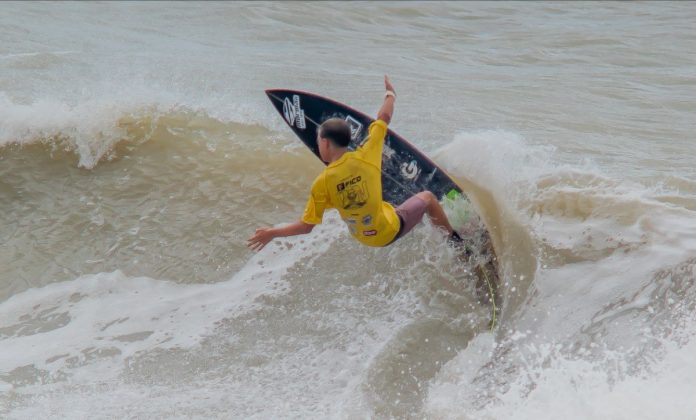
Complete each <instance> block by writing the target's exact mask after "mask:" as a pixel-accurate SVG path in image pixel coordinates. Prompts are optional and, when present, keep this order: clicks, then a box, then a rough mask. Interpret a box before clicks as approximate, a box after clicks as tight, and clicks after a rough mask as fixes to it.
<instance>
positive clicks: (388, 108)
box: [377, 74, 396, 124]
mask: <svg viewBox="0 0 696 420" xmlns="http://www.w3.org/2000/svg"><path fill="white" fill-rule="evenodd" d="M384 88H385V89H386V91H387V92H386V93H385V95H384V103H383V104H382V107H381V108H380V109H379V111H378V112H377V119H378V120H382V121H384V122H385V123H387V124H389V123H390V122H391V119H392V115H394V102H395V101H396V92H394V86H392V84H391V81H389V76H387V75H386V74H385V75H384Z"/></svg>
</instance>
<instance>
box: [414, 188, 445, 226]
mask: <svg viewBox="0 0 696 420" xmlns="http://www.w3.org/2000/svg"><path fill="white" fill-rule="evenodd" d="M416 196H417V197H418V198H420V199H421V200H423V201H425V203H426V204H427V206H426V209H425V211H426V213H428V217H430V220H431V221H432V222H433V224H434V225H435V226H437V227H439V228H442V229H445V230H446V231H447V234H448V235H451V234H452V232H454V229H452V225H450V223H449V220H447V215H446V214H445V211H444V210H443V209H442V206H441V205H440V203H439V202H438V201H437V197H435V194H433V193H431V192H430V191H422V192H419V193H418V194H416Z"/></svg>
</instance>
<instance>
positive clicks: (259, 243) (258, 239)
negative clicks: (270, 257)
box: [247, 228, 275, 251]
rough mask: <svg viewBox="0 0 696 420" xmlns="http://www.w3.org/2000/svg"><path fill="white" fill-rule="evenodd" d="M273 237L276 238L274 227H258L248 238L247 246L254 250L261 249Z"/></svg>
mask: <svg viewBox="0 0 696 420" xmlns="http://www.w3.org/2000/svg"><path fill="white" fill-rule="evenodd" d="M273 238H275V234H274V231H273V228H259V229H256V233H254V234H253V235H252V236H251V237H250V238H249V239H247V246H248V247H249V248H251V249H252V250H253V251H261V250H262V249H263V247H264V246H266V244H267V243H269V242H271V241H272V240H273Z"/></svg>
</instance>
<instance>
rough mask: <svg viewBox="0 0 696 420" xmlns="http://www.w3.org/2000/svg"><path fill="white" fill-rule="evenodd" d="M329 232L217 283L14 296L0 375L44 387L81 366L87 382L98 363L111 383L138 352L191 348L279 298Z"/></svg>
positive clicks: (60, 287)
mask: <svg viewBox="0 0 696 420" xmlns="http://www.w3.org/2000/svg"><path fill="white" fill-rule="evenodd" d="M336 233H337V230H336V229H335V225H328V226H322V227H321V228H319V229H316V232H315V233H314V238H315V239H314V240H310V241H308V243H307V244H304V245H300V244H299V243H298V244H296V245H297V246H289V247H286V245H284V244H270V245H269V246H268V247H266V249H264V250H263V252H261V253H259V254H257V255H255V256H254V257H253V258H251V259H250V260H249V261H248V262H247V263H246V265H245V266H244V267H243V268H242V269H241V270H240V271H238V272H237V273H236V274H235V275H234V276H233V277H232V278H231V279H230V280H228V281H225V282H222V283H216V284H176V283H173V282H170V281H164V280H155V279H150V278H145V277H128V276H126V275H124V274H123V273H122V272H120V271H116V272H113V273H100V274H94V275H86V276H82V277H80V278H78V279H75V280H73V281H67V282H60V283H53V284H49V285H47V286H45V287H41V288H37V289H30V290H27V291H25V292H22V293H19V294H17V295H14V296H12V297H10V298H9V299H8V300H6V301H5V302H2V303H1V304H0V319H2V325H0V342H1V343H2V348H3V354H4V357H3V358H2V361H0V372H6V373H9V376H10V377H12V376H13V372H14V374H15V375H14V376H20V377H21V376H22V375H21V374H20V373H21V372H20V371H21V370H22V369H28V370H27V374H28V376H29V377H28V378H27V381H28V383H32V382H36V381H40V382H46V381H52V380H60V378H61V377H64V374H65V373H66V372H67V371H71V369H74V368H78V367H80V366H83V365H87V366H88V367H87V371H88V372H89V373H88V374H83V375H81V376H82V377H85V378H87V377H91V379H90V380H94V379H96V378H95V377H94V375H93V373H94V371H95V369H97V368H95V367H94V366H91V367H90V365H99V364H100V362H104V363H106V364H107V365H108V368H103V369H101V370H100V372H104V373H108V374H109V375H110V376H114V375H119V374H120V368H119V366H121V367H122V366H123V362H124V361H126V360H127V359H128V358H129V357H131V356H133V355H135V354H137V353H138V352H142V351H145V350H153V349H155V348H161V349H168V348H190V347H192V346H196V345H198V344H200V341H201V340H202V339H203V338H204V337H206V336H207V335H208V334H210V333H211V331H212V330H213V329H214V328H215V325H216V323H217V322H219V321H220V320H221V319H223V318H226V317H230V316H234V315H239V314H240V313H243V312H244V311H248V310H250V309H252V308H254V300H255V299H256V298H257V297H258V296H261V295H272V294H274V293H282V291H283V290H284V289H286V288H287V284H286V283H285V282H284V280H283V275H284V273H285V272H286V270H287V269H288V268H289V267H290V266H292V265H293V264H295V263H297V261H298V260H299V259H300V258H302V257H310V258H311V257H313V256H317V255H320V254H321V253H322V252H323V250H325V249H326V247H328V245H329V244H330V243H331V239H330V238H332V237H333V236H335V234H336ZM320 236H321V237H322V239H321V240H318V238H319V237H320ZM327 237H328V239H327ZM294 242H296V241H294V240H293V239H290V240H288V241H285V242H284V243H288V244H291V245H292V244H293V243H294ZM281 249H282V252H279V251H280V250H281ZM271 255H274V256H273V258H269V257H271ZM76 372H77V373H78V374H79V373H80V372H81V371H80V370H79V369H78V370H77V371H76ZM73 373H75V372H71V373H70V375H72V374H73ZM6 379H7V377H6ZM102 379H107V378H102ZM20 382H21V381H20ZM4 387H7V384H4Z"/></svg>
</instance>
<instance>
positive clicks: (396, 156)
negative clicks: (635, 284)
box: [266, 89, 500, 324]
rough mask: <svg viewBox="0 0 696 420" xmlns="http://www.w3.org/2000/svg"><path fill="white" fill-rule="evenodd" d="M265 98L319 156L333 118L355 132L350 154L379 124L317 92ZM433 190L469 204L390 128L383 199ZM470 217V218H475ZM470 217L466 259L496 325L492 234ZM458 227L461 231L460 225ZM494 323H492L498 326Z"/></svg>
mask: <svg viewBox="0 0 696 420" xmlns="http://www.w3.org/2000/svg"><path fill="white" fill-rule="evenodd" d="M266 95H268V98H269V99H270V100H271V103H272V104H273V106H274V107H275V109H276V110H277V111H278V112H279V113H280V115H281V116H282V117H283V119H284V120H285V122H286V123H287V124H288V126H289V127H290V129H291V130H292V131H293V132H294V133H295V134H296V135H297V137H299V139H300V140H301V141H302V142H303V143H304V144H305V145H306V146H307V147H308V148H309V149H310V150H311V151H312V152H313V153H314V154H315V155H316V156H317V157H319V149H318V146H317V129H318V127H319V126H320V125H321V123H322V122H324V121H325V120H327V119H329V118H341V119H344V120H346V121H347V122H348V124H349V126H350V127H351V142H350V145H349V147H348V148H349V149H350V150H355V149H356V148H357V147H359V146H360V145H361V144H362V143H363V142H364V141H365V140H366V139H367V134H368V132H367V130H368V127H369V126H370V124H371V123H372V122H373V121H374V119H373V118H371V117H369V116H368V115H366V114H364V113H362V112H360V111H357V110H355V109H353V108H351V107H349V106H347V105H344V104H341V103H339V102H337V101H334V100H332V99H329V98H325V97H323V96H320V95H316V94H313V93H308V92H302V91H298V90H289V89H269V90H266ZM426 190H429V191H431V192H432V193H433V194H435V196H437V197H438V198H439V199H441V200H464V201H466V202H467V203H470V202H469V200H468V198H467V197H466V194H465V193H464V192H463V191H462V189H461V188H460V187H459V186H458V185H457V183H456V182H455V181H454V180H453V179H452V178H451V177H450V176H449V175H448V174H447V173H446V172H445V171H444V170H443V169H442V168H440V167H439V166H437V165H436V164H435V163H434V162H433V161H432V160H430V158H428V157H427V156H426V155H425V154H424V153H423V152H421V151H420V150H418V149H417V148H416V147H415V146H413V145H412V144H411V143H409V142H408V141H406V139H404V138H403V137H401V136H399V135H398V134H396V133H395V132H393V131H392V130H391V129H389V130H388V131H387V135H386V138H385V140H384V151H383V154H382V197H383V199H384V200H385V201H388V202H390V203H391V204H392V205H394V206H395V207H396V206H398V205H399V204H401V203H403V202H404V201H406V199H408V198H410V197H411V196H412V195H414V194H416V193H418V192H421V191H426ZM470 216H471V217H470ZM470 216H469V215H467V217H466V218H467V221H466V224H467V227H466V228H465V231H464V233H465V235H463V237H464V236H466V237H465V245H466V247H467V249H469V250H470V251H473V252H471V253H469V255H467V259H469V260H471V263H472V265H473V267H474V272H475V273H476V276H477V277H478V280H479V281H477V290H480V292H481V293H480V295H479V298H480V299H481V300H482V301H485V302H486V303H491V304H493V308H494V316H493V320H495V315H496V312H497V311H498V309H497V305H496V302H499V301H500V298H499V293H497V287H498V284H499V280H498V279H499V275H498V263H497V258H496V255H495V250H494V249H493V244H492V241H491V239H490V233H489V232H488V229H487V228H486V227H485V224H484V223H483V222H482V220H481V219H480V217H479V216H478V215H477V214H475V213H474V214H472V215H470ZM455 228H458V227H457V226H455ZM494 323H495V321H493V324H494Z"/></svg>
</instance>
